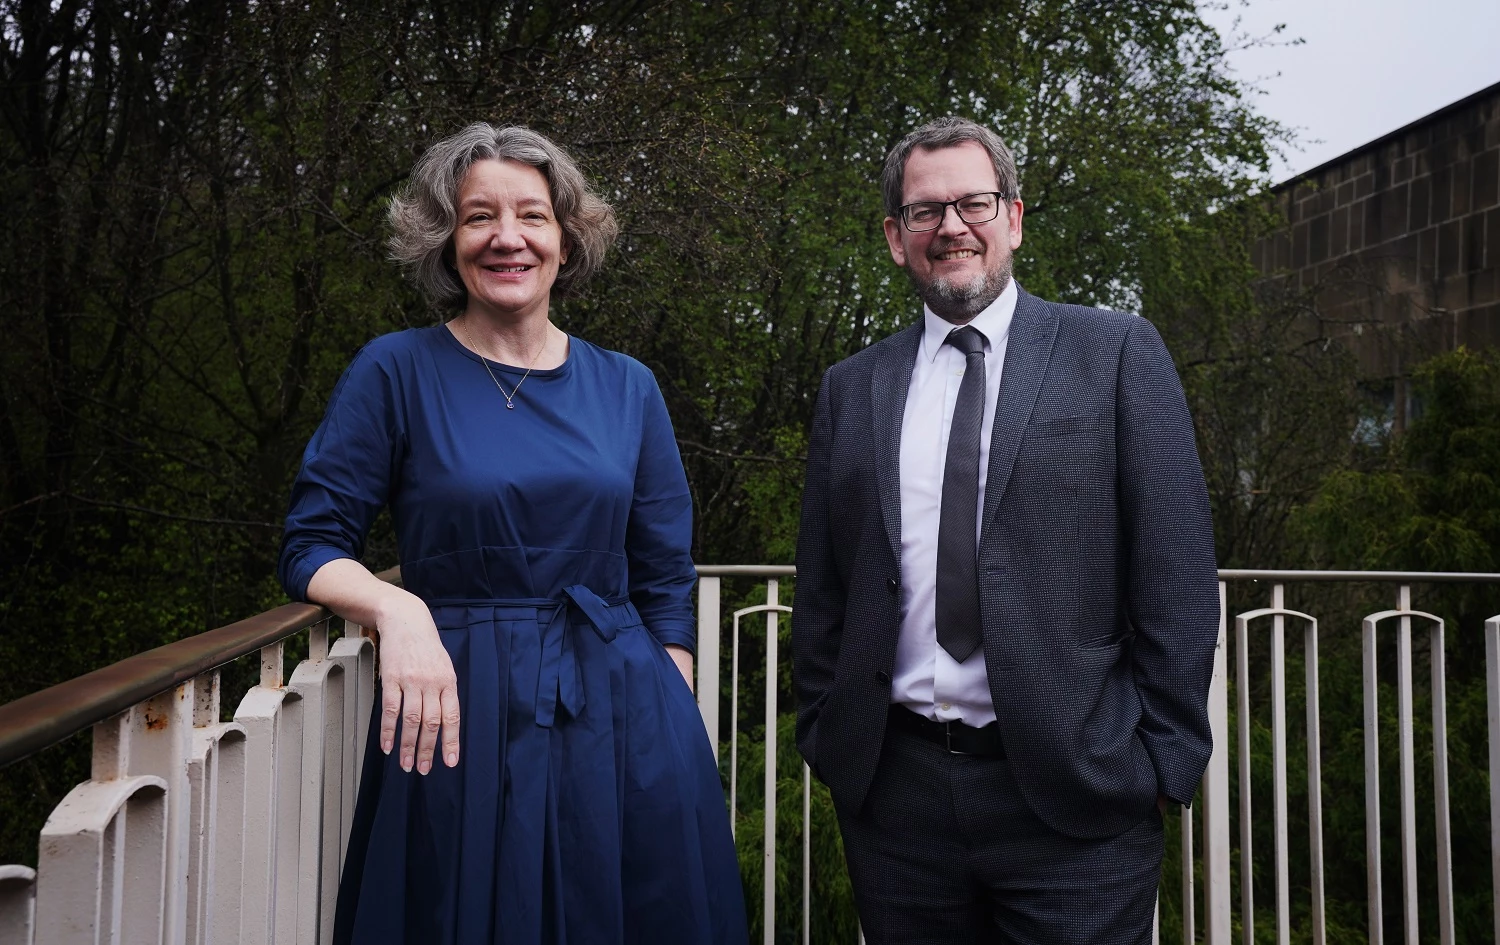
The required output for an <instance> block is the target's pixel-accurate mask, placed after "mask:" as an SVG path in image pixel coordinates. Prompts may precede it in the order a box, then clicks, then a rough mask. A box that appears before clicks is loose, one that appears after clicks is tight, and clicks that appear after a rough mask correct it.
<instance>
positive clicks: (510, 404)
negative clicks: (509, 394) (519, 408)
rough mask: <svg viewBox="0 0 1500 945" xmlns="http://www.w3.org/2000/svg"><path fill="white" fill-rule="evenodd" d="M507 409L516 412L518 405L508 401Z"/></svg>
mask: <svg viewBox="0 0 1500 945" xmlns="http://www.w3.org/2000/svg"><path fill="white" fill-rule="evenodd" d="M505 409H506V410H515V409H516V405H515V404H513V403H511V402H510V401H508V400H507V401H506V402H505Z"/></svg>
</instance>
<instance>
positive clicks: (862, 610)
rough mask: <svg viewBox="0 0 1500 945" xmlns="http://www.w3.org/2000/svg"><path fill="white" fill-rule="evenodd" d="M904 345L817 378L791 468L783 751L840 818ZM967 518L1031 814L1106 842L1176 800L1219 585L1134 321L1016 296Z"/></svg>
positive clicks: (990, 662) (1194, 462) (1145, 325)
mask: <svg viewBox="0 0 1500 945" xmlns="http://www.w3.org/2000/svg"><path fill="white" fill-rule="evenodd" d="M921 331H922V327H921V324H920V323H919V324H917V325H914V326H912V327H910V328H908V329H906V330H904V331H901V332H898V333H897V334H895V335H892V336H891V337H889V338H886V339H885V340H883V341H880V342H878V343H877V344H874V345H871V346H870V347H869V348H866V349H865V350H864V351H862V352H860V353H859V354H856V355H854V356H853V357H851V358H848V359H847V360H844V361H842V362H840V363H838V364H836V365H834V366H833V367H832V368H829V370H828V372H827V373H826V374H825V375H824V377H823V384H822V388H821V390H820V391H819V393H818V402H817V411H816V415H815V419H814V421H813V429H812V439H811V443H810V444H809V449H808V466H807V484H806V490H805V492H804V494H803V499H802V523H801V530H800V532H799V534H798V539H797V588H796V599H795V608H794V612H793V617H792V653H793V680H794V684H795V687H796V691H797V699H798V718H797V746H798V748H799V749H800V750H801V752H802V755H803V757H804V758H806V759H807V762H808V764H809V765H811V766H812V769H813V772H814V773H815V774H816V776H817V777H818V778H819V779H821V780H822V781H823V782H824V783H826V784H827V785H828V787H829V789H830V790H831V792H832V794H833V798H834V802H835V803H836V804H837V805H839V806H840V807H841V808H842V809H844V810H846V811H858V810H859V809H860V807H861V806H862V805H863V803H864V798H865V795H866V792H867V791H868V790H869V786H870V781H871V778H872V777H873V776H874V773H875V766H876V762H877V761H878V759H879V757H880V749H881V744H882V741H883V739H884V732H885V725H886V713H887V711H888V707H889V704H890V699H891V672H892V666H893V663H894V661H895V652H896V635H897V632H898V630H899V626H900V619H901V600H900V592H901V581H900V571H899V567H900V565H899V562H900V546H901V499H900V481H899V480H900V473H899V465H898V464H899V453H900V443H901V423H902V413H903V410H904V407H905V403H906V393H907V388H908V386H909V384H910V381H911V371H912V365H913V363H914V362H915V359H916V354H917V348H918V344H919V341H920V338H921ZM933 422H939V421H937V420H934V421H933ZM982 514H983V528H982V531H981V535H980V543H979V580H980V601H981V603H980V606H981V610H982V612H983V613H982V624H983V630H984V657H985V664H986V667H987V669H988V674H989V683H990V693H991V696H992V697H993V699H994V705H995V712H996V715H997V716H998V718H999V725H1000V732H1001V736H1002V739H1003V741H1004V745H1005V750H1006V755H1007V757H1008V758H1009V759H1010V761H1011V764H1012V766H1013V767H1014V769H1015V778H1016V781H1017V782H1018V784H1019V785H1020V788H1021V791H1022V793H1023V794H1024V795H1025V797H1026V800H1027V802H1028V803H1029V804H1030V805H1031V808H1032V809H1033V810H1034V811H1035V812H1036V813H1037V814H1038V816H1040V817H1041V818H1042V819H1043V820H1044V821H1046V822H1047V823H1048V824H1049V825H1051V826H1052V827H1053V828H1055V829H1057V830H1059V831H1061V832H1063V833H1065V834H1068V835H1071V836H1076V837H1106V836H1113V835H1115V834H1118V833H1120V832H1122V831H1124V830H1126V829H1128V828H1129V827H1131V826H1133V825H1134V824H1136V823H1138V822H1139V821H1140V820H1141V819H1142V818H1143V817H1144V816H1145V815H1146V814H1147V813H1148V812H1149V811H1150V810H1151V808H1152V806H1153V804H1154V803H1155V801H1156V797H1157V795H1158V794H1164V795H1166V796H1167V797H1169V798H1172V799H1173V800H1176V801H1179V802H1187V801H1189V800H1191V798H1192V796H1193V792H1194V791H1195V789H1196V788H1197V785H1198V782H1199V780H1200V779H1201V778H1202V776H1203V770H1204V767H1205V766H1206V764H1207V763H1208V756H1209V750H1210V736H1209V728H1208V715H1207V709H1206V706H1207V698H1208V682H1209V675H1210V672H1211V670H1212V666H1213V658H1214V647H1215V644H1216V640H1217V635H1218V622H1219V593H1218V580H1217V577H1216V574H1215V570H1214V569H1215V561H1214V549H1213V531H1212V526H1211V523H1210V519H1209V509H1208V494H1207V491H1206V490H1205V488H1204V483H1203V471H1202V468H1201V467H1200V465H1199V461H1198V453H1197V449H1196V447H1195V445H1194V438H1193V427H1192V421H1191V419H1190V418H1189V416H1188V411H1187V404H1186V401H1185V399H1184V397H1183V393H1182V385H1181V383H1180V382H1179V381H1178V378H1177V374H1176V371H1175V370H1174V368H1173V365H1172V360H1171V357H1170V356H1169V355H1168V354H1167V350H1166V347H1165V346H1164V345H1163V344H1162V341H1161V337H1160V336H1159V335H1158V334H1157V332H1156V329H1155V328H1154V327H1153V326H1152V325H1151V323H1150V322H1148V321H1146V320H1145V319H1144V318H1138V317H1135V316H1130V315H1120V314H1116V313H1114V312H1106V311H1100V310H1097V309H1089V308H1082V307H1079V306H1073V305H1058V304H1054V303H1050V302H1044V301H1042V300H1040V299H1038V298H1036V297H1034V296H1032V295H1028V294H1027V293H1026V292H1024V291H1023V292H1021V293H1020V295H1019V299H1018V301H1017V303H1016V312H1015V318H1014V320H1013V322H1012V323H1011V328H1010V336H1009V342H1008V345H1007V348H1006V353H1005V366H1004V369H1003V373H1002V375H1001V379H1000V403H999V407H998V409H997V410H996V412H995V425H994V430H993V434H992V439H991V441H990V452H989V474H988V480H987V485H986V490H985V499H984V510H983V513H982Z"/></svg>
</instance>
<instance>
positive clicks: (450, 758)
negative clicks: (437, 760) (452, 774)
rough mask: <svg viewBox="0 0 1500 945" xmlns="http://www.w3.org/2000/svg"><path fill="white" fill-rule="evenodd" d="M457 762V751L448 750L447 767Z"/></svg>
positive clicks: (453, 765)
mask: <svg viewBox="0 0 1500 945" xmlns="http://www.w3.org/2000/svg"><path fill="white" fill-rule="evenodd" d="M457 764H458V752H456V751H450V752H448V767H450V768H452V767H455V766H456V765H457Z"/></svg>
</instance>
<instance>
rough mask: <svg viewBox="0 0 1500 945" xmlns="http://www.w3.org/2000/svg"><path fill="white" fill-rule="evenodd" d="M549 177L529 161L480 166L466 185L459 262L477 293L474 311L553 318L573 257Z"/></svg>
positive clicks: (456, 242)
mask: <svg viewBox="0 0 1500 945" xmlns="http://www.w3.org/2000/svg"><path fill="white" fill-rule="evenodd" d="M567 254H568V247H567V246H566V244H565V240H564V239H563V234H562V225H561V224H559V223H558V222H557V216H556V214H554V213H553V212H552V196H551V193H550V192H549V190H548V187H547V178H545V177H543V176H542V172H541V171H539V170H537V169H536V168H534V167H532V166H530V165H529V164H520V163H517V162H515V161H498V160H493V159H489V160H483V161H476V162H474V164H473V166H471V167H470V168H469V172H468V174H466V175H465V176H464V179H463V183H462V184H461V185H460V186H459V188H458V226H457V228H455V229H454V231H453V262H454V268H456V269H457V270H458V275H459V278H461V279H463V282H464V288H466V289H468V291H469V301H468V307H467V309H466V311H476V310H478V311H479V312H483V313H486V314H492V315H500V316H503V317H505V318H507V319H524V318H526V317H528V316H531V315H537V314H540V315H541V316H542V317H546V314H547V307H548V303H549V301H550V299H551V296H552V283H553V282H555V281H557V270H558V267H559V266H561V265H562V263H563V262H564V261H566V260H567V258H568V255H567Z"/></svg>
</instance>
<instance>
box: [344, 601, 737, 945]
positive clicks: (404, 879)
mask: <svg viewBox="0 0 1500 945" xmlns="http://www.w3.org/2000/svg"><path fill="white" fill-rule="evenodd" d="M593 601H594V602H595V604H596V605H602V602H599V601H598V599H597V598H593ZM602 606H604V607H605V608H606V609H607V612H605V611H599V609H598V606H595V607H592V608H590V610H591V611H594V613H592V614H585V613H582V612H581V610H580V609H579V608H578V607H575V606H571V605H570V604H567V603H553V602H549V601H508V602H502V601H494V602H459V603H443V604H438V605H435V606H433V616H434V619H435V621H436V622H437V625H438V629H439V635H440V636H441V638H442V642H443V645H444V647H445V648H446V649H447V651H448V653H449V655H450V656H451V657H452V659H453V666H454V669H455V670H456V672H457V675H458V691H459V702H460V705H461V713H462V721H461V725H460V737H461V749H460V761H459V764H458V766H457V767H456V768H451V769H450V768H448V767H446V766H445V765H443V764H441V763H439V762H438V760H437V759H436V758H435V759H434V767H433V769H432V771H431V773H429V774H427V775H425V776H424V775H419V774H417V773H416V772H415V771H413V772H410V773H408V772H405V771H402V770H401V768H400V764H399V759H398V757H397V756H398V754H399V752H398V751H392V752H391V754H389V755H385V754H383V753H382V752H381V751H380V746H379V724H380V718H379V713H380V699H379V698H378V696H377V698H376V700H375V708H374V712H373V713H372V718H371V720H370V735H369V743H368V748H367V750H366V753H365V758H364V770H363V776H362V780H361V783H360V788H359V794H358V800H357V803H356V806H355V813H354V824H353V829H352V832H351V835H350V839H349V845H348V853H347V856H346V859H345V865H344V873H343V878H342V882H341V884H340V888H339V900H338V911H337V916H336V919H335V934H334V941H335V942H336V943H339V945H344V943H355V945H383V943H404V945H417V943H422V945H437V943H463V945H470V943H495V945H502V943H503V945H564V943H567V945H611V943H632V945H633V943H642V945H645V943H650V945H715V943H725V945H738V943H743V942H745V941H746V935H747V933H746V923H745V907H744V897H743V891H742V888H741V884H740V874H739V867H738V863H737V861H736V858H735V852H734V844H733V839H732V837H731V834H730V830H729V820H728V812H727V808H726V804H725V798H724V792H723V788H722V786H721V783H720V780H719V774H718V769H717V767H716V765H715V763H714V758H713V752H712V750H711V748H710V746H709V743H708V737H707V734H706V732H705V730H704V727H703V721H702V717H701V716H700V715H699V713H698V710H697V706H696V705H695V703H694V700H693V695H692V692H691V691H690V690H689V688H688V686H687V683H686V682H684V680H683V678H682V675H681V673H679V672H678V670H677V667H676V665H675V664H674V663H673V662H672V659H671V657H670V656H669V655H668V654H667V652H666V650H665V649H664V648H663V647H662V646H661V644H659V643H658V642H657V641H656V639H655V638H654V637H652V636H651V634H650V633H649V632H648V631H647V630H646V628H645V627H644V626H642V625H641V622H640V619H639V617H638V616H636V615H635V611H634V608H633V607H632V606H630V605H629V604H628V603H619V602H617V603H615V604H613V605H602ZM600 624H607V626H600Z"/></svg>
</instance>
